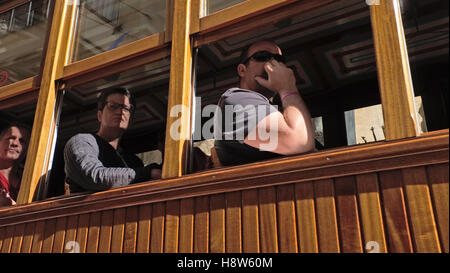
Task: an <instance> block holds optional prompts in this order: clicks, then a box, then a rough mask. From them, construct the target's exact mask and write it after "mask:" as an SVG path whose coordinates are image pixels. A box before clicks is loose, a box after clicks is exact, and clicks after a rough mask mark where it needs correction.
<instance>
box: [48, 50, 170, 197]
mask: <svg viewBox="0 0 450 273" xmlns="http://www.w3.org/2000/svg"><path fill="white" fill-rule="evenodd" d="M105 69H108V68H105ZM169 73H170V58H168V57H167V58H164V59H160V60H157V61H155V62H153V63H150V64H146V65H143V66H139V67H136V68H132V69H128V70H126V71H123V72H120V73H117V74H112V75H110V76H107V77H104V78H101V79H97V80H94V81H91V82H87V83H84V84H80V85H76V86H73V87H69V88H68V89H67V90H66V91H65V94H64V98H63V104H62V110H61V116H60V121H59V125H58V135H57V143H56V148H55V154H54V158H55V160H54V164H53V168H52V174H51V175H52V177H51V182H50V184H49V190H48V195H47V197H52V196H58V195H62V194H64V178H65V173H64V165H63V164H64V157H63V151H64V146H65V144H66V142H67V141H68V140H69V139H70V138H71V137H72V136H74V135H76V134H78V133H92V134H95V133H97V132H98V129H99V121H98V117H97V112H98V110H97V101H98V96H99V94H100V93H101V92H102V91H104V90H108V89H114V88H126V89H128V90H129V91H130V93H131V94H132V95H133V96H134V99H135V101H136V108H135V112H134V114H133V115H132V118H131V122H130V123H129V126H128V129H127V130H126V131H125V133H124V134H123V136H122V139H121V143H120V145H121V147H122V148H123V149H125V150H126V151H128V152H130V153H133V154H135V155H137V156H138V157H139V158H140V159H141V160H142V161H143V163H144V165H149V164H151V163H157V164H161V163H162V159H163V158H164V156H163V150H164V138H165V129H166V125H165V124H166V112H167V99H168V89H169ZM105 107H106V106H105Z"/></svg>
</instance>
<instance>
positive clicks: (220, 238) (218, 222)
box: [209, 194, 226, 253]
mask: <svg viewBox="0 0 450 273" xmlns="http://www.w3.org/2000/svg"><path fill="white" fill-rule="evenodd" d="M225 207H226V202H225V194H216V195H212V196H211V197H210V208H211V212H210V214H211V222H210V246H209V248H210V252H211V253H225Z"/></svg>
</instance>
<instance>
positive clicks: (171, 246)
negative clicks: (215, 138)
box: [0, 151, 449, 253]
mask: <svg viewBox="0 0 450 273" xmlns="http://www.w3.org/2000/svg"><path fill="white" fill-rule="evenodd" d="M444 152H445V151H444ZM418 154H420V153H414V152H412V153H410V154H407V155H405V156H401V155H397V156H396V159H395V160H396V162H397V160H400V158H402V159H405V158H407V161H408V162H413V160H412V159H416V161H417V157H416V156H417V155H418ZM375 160H378V159H377V158H376V159H375ZM367 162H370V161H365V163H367ZM425 162H428V161H425ZM433 162H434V161H433ZM378 163H379V162H378ZM354 164H358V162H356V163H354ZM390 167H392V166H390ZM275 168H276V166H275ZM321 170H322V171H327V170H328V171H329V169H326V168H325V169H321ZM300 174H303V173H302V172H299V170H295V169H287V170H285V171H284V172H283V171H278V172H277V175H276V176H274V175H269V176H260V177H258V178H257V179H255V180H252V179H250V178H245V177H244V178H242V180H239V179H237V178H236V179H233V180H227V181H222V182H220V183H219V185H225V184H227V183H229V184H231V185H237V184H238V183H239V182H240V183H244V184H245V183H254V182H251V181H256V180H258V182H261V181H260V180H261V179H262V180H268V179H272V181H270V183H267V184H266V183H261V184H257V185H258V186H257V187H254V188H253V187H251V188H247V187H237V188H236V189H235V190H233V191H228V190H227V187H225V191H223V190H224V189H223V188H220V187H218V188H215V187H217V184H216V183H211V184H207V185H205V186H204V187H205V188H208V189H209V190H208V191H204V190H203V189H202V188H201V187H200V188H199V187H198V186H197V187H196V188H192V189H189V188H188V187H187V186H184V187H182V188H180V189H183V190H185V191H186V190H199V191H200V193H201V195H200V196H195V195H194V196H193V197H187V198H182V199H173V198H166V200H163V201H159V202H154V200H160V199H152V198H149V199H148V200H147V202H146V203H144V202H141V201H139V202H136V203H126V202H125V204H127V205H126V206H124V207H120V206H119V207H118V208H115V209H110V207H109V206H105V207H104V208H100V207H99V208H97V209H96V210H95V211H92V212H88V211H85V210H80V211H79V213H78V215H68V214H66V213H64V212H65V210H64V209H63V208H62V209H61V211H62V212H63V213H62V214H61V215H58V216H56V217H49V215H48V214H47V213H48V212H45V213H42V215H46V217H42V218H39V217H36V218H34V220H33V221H32V220H31V219H30V220H28V221H19V222H18V223H17V224H13V223H12V224H9V225H5V226H2V227H0V251H1V252H14V253H17V252H36V253H41V252H45V253H47V252H54V253H61V252H100V253H108V252H114V253H124V252H129V253H132V252H140V253H148V252H154V253H156V252H182V253H189V252H200V253H208V252H211V253H223V252H228V253H239V252H251V253H257V252H263V253H264V252H269V253H274V252H294V253H295V252H309V253H312V252H322V253H330V252H351V253H354V252H441V251H443V252H448V184H449V181H448V180H449V179H448V162H446V163H437V164H431V165H421V166H416V165H415V164H414V165H413V166H410V167H401V168H397V169H387V170H386V169H385V168H376V169H375V170H374V171H372V172H370V173H363V174H356V175H346V176H342V175H338V176H336V175H334V176H332V177H330V178H327V179H320V180H302V179H294V178H295V177H296V176H297V175H300ZM276 179H278V181H277V180H276ZM280 180H282V181H283V183H281V184H277V183H278V182H279V181H280ZM262 182H266V181H262ZM155 183H158V182H155ZM173 183H177V182H176V181H175V182H173ZM222 183H223V184H222ZM226 186H228V185H226ZM253 186H254V185H253ZM156 189H158V188H156ZM169 189H170V188H169ZM176 189H177V188H176ZM219 189H221V190H222V192H220V193H216V192H217V191H219ZM121 190H122V191H125V192H126V191H127V190H128V189H125V188H123V189H121ZM177 190H178V189H177ZM175 192H176V191H175ZM169 193H171V191H168V192H167V193H165V192H164V191H157V190H155V192H154V194H155V195H156V194H162V195H164V194H167V195H169ZM212 193H214V194H212ZM102 194H103V193H96V194H93V195H92V197H88V198H93V200H94V202H93V203H89V202H87V203H86V205H87V204H96V202H98V204H101V202H102V201H95V197H96V196H98V195H102ZM148 196H149V195H148V193H146V192H144V193H143V194H142V195H137V193H135V194H133V195H130V196H129V197H128V198H136V199H139V198H144V197H148ZM150 196H151V195H150ZM119 200H126V199H125V197H123V199H119ZM116 201H117V200H116ZM48 202H51V201H48ZM53 202H54V203H52V210H54V211H55V210H56V211H57V210H58V205H61V204H63V205H64V204H65V205H68V204H71V202H80V203H83V201H78V199H77V197H74V198H73V199H70V198H68V199H66V200H65V202H62V203H59V202H61V201H58V200H56V201H53ZM111 202H112V201H111ZM106 204H108V203H106ZM133 204H134V205H133ZM71 205H74V204H71ZM118 205H120V204H118ZM24 207H26V206H24ZM28 207H33V204H32V205H28ZM19 208H20V207H19ZM74 208H76V207H74ZM79 208H83V206H80V207H79ZM22 209H23V207H22ZM6 211H7V212H8V211H9V210H6ZM19 211H20V210H19ZM0 215H1V214H0ZM37 215H39V214H38V213H37V212H33V213H31V214H30V215H28V216H27V217H31V216H37ZM0 217H1V216H0Z"/></svg>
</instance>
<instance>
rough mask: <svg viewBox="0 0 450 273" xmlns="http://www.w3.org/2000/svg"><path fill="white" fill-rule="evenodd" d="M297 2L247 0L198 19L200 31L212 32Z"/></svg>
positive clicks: (285, 0)
mask: <svg viewBox="0 0 450 273" xmlns="http://www.w3.org/2000/svg"><path fill="white" fill-rule="evenodd" d="M296 1H298V0H247V1H245V2H242V3H239V4H236V5H234V6H231V7H229V8H226V9H223V10H221V11H218V12H215V13H213V14H211V15H208V16H205V17H203V18H201V19H200V31H202V32H206V31H213V30H214V29H216V28H217V27H220V26H221V25H223V24H229V23H232V22H233V21H236V20H242V19H244V18H248V17H249V16H253V15H254V14H255V13H260V12H264V11H267V10H269V9H276V8H277V7H279V6H281V5H286V4H289V3H292V2H296Z"/></svg>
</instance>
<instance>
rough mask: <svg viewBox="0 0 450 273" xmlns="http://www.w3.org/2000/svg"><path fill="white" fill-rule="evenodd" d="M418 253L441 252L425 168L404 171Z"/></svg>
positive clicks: (408, 206) (410, 216) (409, 211)
mask: <svg viewBox="0 0 450 273" xmlns="http://www.w3.org/2000/svg"><path fill="white" fill-rule="evenodd" d="M402 175H403V186H404V188H405V192H406V201H407V202H406V205H407V208H408V213H409V220H410V221H411V228H412V230H411V231H412V235H413V236H412V238H413V242H414V245H415V250H416V252H420V253H424V252H427V253H429V252H434V253H436V252H441V247H440V244H439V238H438V234H437V228H436V221H435V219H434V212H433V207H432V204H431V196H430V190H429V188H428V180H427V174H426V170H425V167H415V168H407V169H403V170H402Z"/></svg>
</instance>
